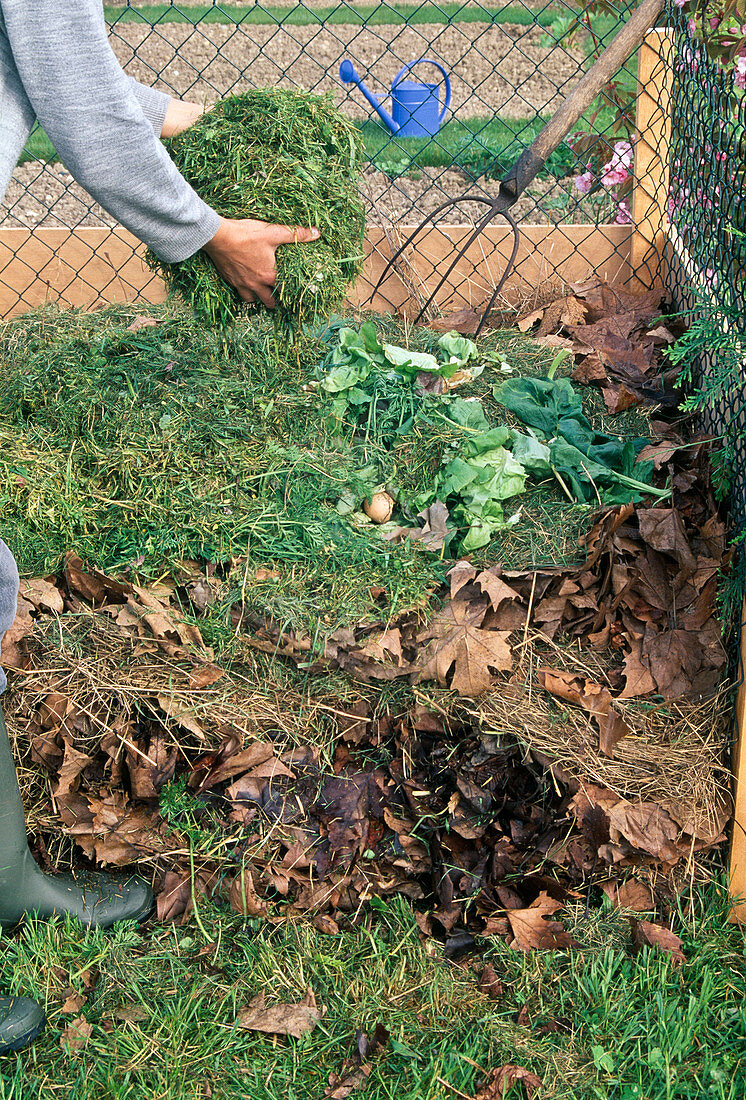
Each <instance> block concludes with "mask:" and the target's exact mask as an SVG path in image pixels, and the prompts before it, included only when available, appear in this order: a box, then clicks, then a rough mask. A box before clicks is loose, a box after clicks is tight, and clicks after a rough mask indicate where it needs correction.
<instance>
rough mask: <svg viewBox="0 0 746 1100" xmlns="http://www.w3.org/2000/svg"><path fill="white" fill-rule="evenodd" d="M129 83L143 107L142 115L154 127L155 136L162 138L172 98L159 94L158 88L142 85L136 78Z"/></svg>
mask: <svg viewBox="0 0 746 1100" xmlns="http://www.w3.org/2000/svg"><path fill="white" fill-rule="evenodd" d="M129 82H130V87H131V88H132V93H133V95H134V97H135V99H136V100H137V102H138V103H139V104H140V106H141V107H142V113H143V114H144V115H145V117H146V119H147V120H148V122H149V123H150V125H151V126H152V127H153V130H154V132H155V136H156V137H160V136H161V130H162V129H163V122H164V120H165V118H166V111H167V110H168V105H169V103H170V102H171V96H170V95H168V94H167V93H166V92H159V91H158V90H157V88H149V87H148V85H147V84H141V83H140V82H139V81H138V80H135V78H134V76H131V77H129Z"/></svg>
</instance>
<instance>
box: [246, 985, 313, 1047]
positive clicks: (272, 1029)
mask: <svg viewBox="0 0 746 1100" xmlns="http://www.w3.org/2000/svg"><path fill="white" fill-rule="evenodd" d="M323 1015H324V1009H322V1008H318V1007H317V1005H316V998H315V997H314V995H313V991H312V990H310V989H309V990H308V993H307V994H306V996H305V997H304V998H303V1000H302V1001H298V1002H296V1003H294V1004H276V1005H270V1006H269V1007H266V1006H265V1003H264V993H259V994H258V995H257V996H256V997H254V999H253V1001H252V1002H251V1003H250V1004H249V1005H247V1007H246V1008H244V1009H242V1010H241V1011H240V1012H239V1014H238V1019H237V1021H236V1022H237V1024H238V1026H239V1027H240V1028H243V1029H244V1030H245V1031H261V1032H263V1033H264V1034H265V1035H292V1036H294V1038H296V1039H300V1037H301V1036H302V1035H305V1034H306V1032H307V1031H313V1029H314V1028H315V1027H316V1025H317V1024H318V1022H319V1020H320V1019H321V1018H322V1016H323Z"/></svg>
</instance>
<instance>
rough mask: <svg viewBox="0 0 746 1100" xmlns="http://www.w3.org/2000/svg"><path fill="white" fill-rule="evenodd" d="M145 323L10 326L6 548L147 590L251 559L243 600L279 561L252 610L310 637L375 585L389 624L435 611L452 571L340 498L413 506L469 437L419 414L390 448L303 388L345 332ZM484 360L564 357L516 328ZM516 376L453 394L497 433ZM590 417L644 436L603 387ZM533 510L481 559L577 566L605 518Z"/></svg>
mask: <svg viewBox="0 0 746 1100" xmlns="http://www.w3.org/2000/svg"><path fill="white" fill-rule="evenodd" d="M137 312H138V310H137V308H136V307H111V308H108V309H105V310H102V311H99V312H96V313H85V312H80V311H75V310H69V311H64V312H61V311H58V310H56V309H54V308H49V309H45V310H41V311H39V312H38V313H36V314H30V315H26V316H25V317H21V318H17V319H15V320H13V321H11V322H9V323H7V324H6V325H5V326H4V327H3V328H2V330H0V371H1V372H2V376H3V387H2V389H0V513H1V514H2V516H3V529H2V537H3V538H4V539H5V541H6V542H8V543H9V544H10V545H11V547H12V549H13V551H14V553H15V554H16V557H17V558H18V561H19V564H20V566H21V569H22V571H23V572H24V573H25V574H27V575H28V574H33V575H37V576H38V575H43V574H45V573H48V572H52V571H54V570H55V569H57V568H58V566H59V564H60V561H61V559H62V557H63V555H64V554H65V552H66V551H68V550H73V549H74V550H76V551H77V552H78V553H79V554H80V555H81V557H82V558H83V559H84V560H85V561H87V562H89V563H90V564H95V565H98V566H99V567H101V568H102V569H105V570H107V571H110V572H115V573H116V572H117V571H120V570H123V569H127V570H133V571H134V573H135V574H136V575H140V576H142V577H144V578H153V577H157V576H159V575H160V574H161V572H162V571H163V570H164V569H165V570H175V571H178V568H179V563H180V562H181V561H183V560H184V559H187V560H191V559H199V560H209V561H212V562H215V563H218V564H219V565H220V567H221V569H224V570H226V571H228V572H230V569H231V562H233V561H234V560H236V559H239V560H240V561H241V563H242V564H241V566H240V568H238V569H237V570H234V572H236V573H237V581H236V583H237V584H239V586H240V578H241V576H242V574H243V570H244V563H245V568H246V569H250V570H252V571H255V570H256V569H257V568H259V567H268V566H269V567H271V568H270V570H269V575H268V576H266V577H265V579H264V580H263V581H261V582H257V583H256V584H252V586H251V590H252V596H253V597H254V598H255V600H256V601H257V607H258V608H259V609H260V610H262V611H263V612H265V613H267V614H271V615H272V617H273V618H275V619H276V620H279V621H280V622H282V623H287V624H288V626H293V627H294V628H295V629H301V628H302V630H303V631H304V632H307V633H309V634H310V635H311V637H314V636H316V635H319V634H320V635H325V634H327V633H329V632H330V631H332V630H334V629H335V628H336V627H338V626H342V625H349V623H350V622H355V621H359V620H360V619H362V618H365V616H366V615H371V614H373V615H375V616H378V615H380V608H377V607H376V606H375V605H374V603H373V602H372V597H371V594H370V589H371V587H373V588H375V587H380V588H382V589H384V590H385V591H386V592H387V594H388V613H389V614H391V615H392V616H395V615H397V614H398V613H400V612H401V611H403V610H406V609H408V608H412V607H418V606H422V605H423V604H426V603H427V602H428V601H429V600H430V597H431V594H432V592H433V591H434V590H435V589H437V588H438V586H439V585H440V584H441V582H442V580H443V577H444V574H445V571H446V569H447V568H448V563H447V562H446V561H444V560H441V555H440V554H439V553H438V552H424V551H418V550H417V549H415V548H413V546H412V544H410V543H409V542H407V541H405V542H404V543H401V544H398V545H392V544H390V543H388V542H385V541H383V540H382V539H380V538H378V537H376V535H375V533H371V531H370V528H367V529H366V528H359V527H356V526H355V525H354V524H351V523H349V522H347V520H346V518H345V517H344V516H342V515H340V514H339V512H338V504H339V502H340V500H341V498H342V496H343V494H352V496H353V497H354V498H355V499H357V500H359V501H361V500H362V499H363V497H364V496H365V495H366V494H367V493H369V491H370V488H371V485H372V484H376V483H385V484H387V485H389V486H396V487H398V488H399V489H400V490H401V491H402V492H403V493H406V494H411V495H413V496H414V495H416V494H417V493H419V492H420V491H422V490H424V489H427V488H429V487H430V486H432V483H433V478H434V476H435V474H436V472H437V470H438V468H439V466H440V464H441V461H442V458H443V454H444V450H445V448H446V447H447V445H448V444H449V442H451V441H452V439H453V436H454V432H455V431H457V429H455V428H454V429H450V430H449V429H448V428H447V427H444V426H443V423H442V422H439V421H437V419H434V418H432V417H427V416H425V417H419V418H417V419H416V420H415V423H414V424H413V426H412V429H411V430H410V431H408V432H407V433H406V434H404V435H402V436H401V438H400V439H399V440H398V441H397V442H396V444H395V445H394V446H393V447H392V446H388V445H386V446H384V445H383V443H382V442H381V441H380V440H379V438H378V436H377V434H376V432H372V433H367V434H366V433H361V432H355V431H353V428H352V426H351V425H345V424H344V423H341V422H340V421H337V420H335V419H334V418H333V417H332V416H331V415H330V413H329V411H328V406H327V404H326V403H325V400H324V395H323V394H322V393H320V391H319V390H318V389H316V388H314V387H313V386H312V385H311V383H313V382H314V381H315V380H316V378H317V371H318V366H319V364H320V363H321V362H322V361H323V360H324V359H325V358H326V356H327V354H328V350H329V341H331V340H333V339H334V332H335V331H336V330H334V329H332V330H330V331H329V332H326V333H324V332H323V331H321V330H319V331H317V332H315V333H310V334H305V335H302V336H301V337H299V339H298V341H297V343H296V345H295V347H288V346H286V345H285V344H284V343H283V342H282V341H279V340H278V339H277V337H276V334H275V332H274V329H273V326H272V323H271V321H270V320H269V319H267V318H264V319H262V318H253V319H252V320H251V321H250V322H248V321H246V322H242V323H241V324H239V325H237V326H236V328H235V331H233V332H232V333H231V335H230V338H223V337H221V335H220V334H219V333H216V332H214V331H213V330H211V329H209V328H207V327H205V326H202V325H200V324H198V323H197V322H195V321H194V319H193V318H192V317H191V316H190V314H189V313H188V312H187V311H185V310H183V309H181V310H179V309H177V308H175V307H174V306H169V307H161V308H153V309H151V310H150V311H149V313H150V315H151V318H152V319H153V320H157V322H158V323H157V324H155V325H152V326H151V327H142V328H140V329H139V330H138V331H136V332H133V331H131V330H130V328H129V326H130V325H131V322H132V320H133V318H134V317H135V316H136V314H137ZM378 328H379V332H380V333H381V334H382V335H384V336H385V337H386V339H388V340H390V341H391V342H393V343H400V344H406V343H408V344H409V346H411V347H413V348H414V349H417V350H425V351H427V350H431V349H432V348H433V347H434V346H435V344H436V342H437V340H438V338H439V334H438V333H435V332H432V331H431V330H428V329H415V330H410V332H409V333H405V332H404V331H403V330H402V328H401V326H400V325H399V324H398V322H397V321H396V320H395V319H393V318H390V317H389V318H380V319H378ZM481 346H482V347H483V348H484V349H485V351H490V350H491V351H492V353H493V357H494V358H497V359H498V360H499V359H500V358H505V359H508V360H509V361H510V363H511V364H512V366H513V368H514V370H515V371H516V372H517V373H521V374H525V373H536V372H540V371H545V370H546V369H547V367H548V365H549V362H550V361H551V358H552V356H551V352H549V351H548V350H547V349H544V348H540V347H538V346H537V345H535V344H534V343H533V342H532V341H531V340H529V339H528V338H527V337H525V336H522V335H520V334H518V333H515V332H510V331H504V330H503V331H496V332H493V333H491V334H489V335H487V336H486V337H485V338H484V339H483V340H482V341H481ZM504 377H505V376H504V375H503V374H501V373H500V370H499V368H498V367H497V366H496V365H494V364H488V365H487V366H486V368H485V370H484V373H483V374H482V375H481V376H480V377H479V378H478V379H477V380H476V381H475V382H473V383H471V384H470V385H469V386H466V387H463V388H462V389H461V390H459V391H456V392H458V393H459V394H462V395H463V396H475V397H480V398H481V400H482V405H483V408H484V410H485V413H486V415H487V416H488V418H489V419H490V420H491V421H493V422H494V423H500V422H503V423H504V422H506V417H507V416H509V414H507V413H506V411H505V410H504V409H502V408H501V407H500V406H498V405H497V403H496V402H495V401H494V398H493V397H492V394H491V390H492V386H493V385H494V383H495V382H496V381H500V380H502V379H503V378H504ZM586 408H587V411H588V412H589V414H590V415H591V416H592V419H593V421H594V424H595V425H597V426H598V428H599V430H604V428H605V429H606V430H612V431H621V432H622V433H625V432H629V433H630V434H632V435H639V434H644V433H645V431H646V427H645V424H644V423H643V422H641V418H640V416H639V414H636V413H634V412H631V413H627V414H624V415H623V416H621V417H607V416H606V415H605V411H604V407H603V401H602V399H601V397H600V396H599V395H597V394H596V393H588V394H587V397H586ZM521 503H522V505H523V511H522V515H521V522H520V523H519V524H518V525H517V526H516V527H514V528H511V529H509V530H506V531H503V532H498V533H497V534H496V535H495V537H494V538H493V539H492V541H491V542H490V544H489V546H487V547H486V548H485V550H484V551H480V552H478V553H477V554H476V555H475V560H477V561H483V562H484V563H485V564H489V563H492V562H497V561H500V562H503V563H504V564H505V566H506V568H528V567H530V566H532V565H544V564H547V563H555V564H556V563H557V562H560V561H577V560H578V558H579V556H580V554H581V549H580V545H579V538H580V536H581V535H582V533H583V531H584V530H586V529H587V527H588V525H589V523H590V522H591V516H592V513H593V509H589V508H588V507H587V506H583V505H577V504H572V503H570V502H569V501H568V500H567V499H566V498H565V497H564V496H563V495H562V494H561V491H560V490H559V488H557V489H555V488H553V487H552V486H551V485H549V484H547V485H538V486H536V487H534V488H532V489H531V491H530V492H529V493H527V494H525V496H524V497H523V498H522V500H521ZM275 574H276V575H275ZM361 578H362V579H361ZM238 598H240V593H237V592H233V593H231V594H229V599H228V603H230V600H231V599H234V600H235V599H238Z"/></svg>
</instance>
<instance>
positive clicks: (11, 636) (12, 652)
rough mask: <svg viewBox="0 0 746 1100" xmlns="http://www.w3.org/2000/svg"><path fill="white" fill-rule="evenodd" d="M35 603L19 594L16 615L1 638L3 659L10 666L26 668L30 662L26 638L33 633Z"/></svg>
mask: <svg viewBox="0 0 746 1100" xmlns="http://www.w3.org/2000/svg"><path fill="white" fill-rule="evenodd" d="M32 610H33V604H31V603H29V601H28V600H25V599H24V598H23V596H21V595H19V596H18V603H17V608H16V617H15V618H14V620H13V622H12V623H11V626H10V629H8V630H6V631H5V633H4V634H3V635H2V637H1V638H0V641H2V660H3V664H4V665H6V666H7V667H8V668H18V669H22V668H25V667H26V665H27V663H28V658H27V656H26V647H25V644H24V639H25V638H27V637H28V636H29V634H31V633H33V630H34V620H33V619H32V618H31V612H32Z"/></svg>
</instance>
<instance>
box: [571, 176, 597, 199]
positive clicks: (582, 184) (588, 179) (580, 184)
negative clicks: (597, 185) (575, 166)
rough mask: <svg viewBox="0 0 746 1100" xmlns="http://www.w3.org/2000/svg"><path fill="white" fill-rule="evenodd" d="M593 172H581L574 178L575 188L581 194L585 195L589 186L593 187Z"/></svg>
mask: <svg viewBox="0 0 746 1100" xmlns="http://www.w3.org/2000/svg"><path fill="white" fill-rule="evenodd" d="M593 183H594V180H593V172H583V174H582V176H578V178H577V179H576V180H575V189H576V190H577V191H579V192H580V194H581V195H587V194H588V192H589V191H590V189H591V187H593Z"/></svg>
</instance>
